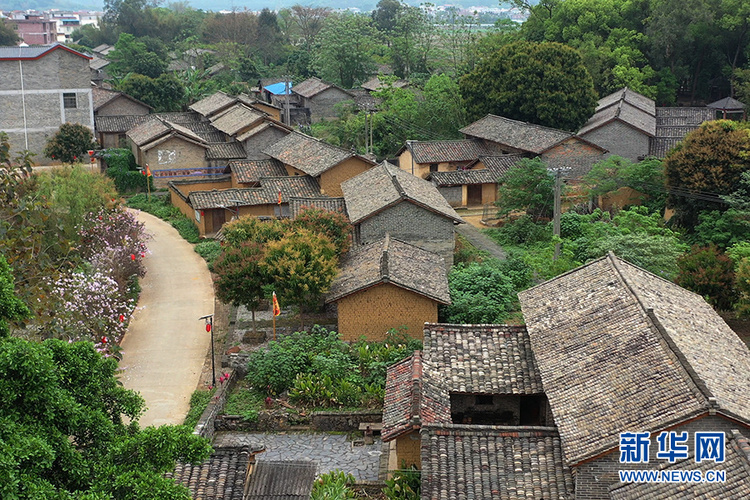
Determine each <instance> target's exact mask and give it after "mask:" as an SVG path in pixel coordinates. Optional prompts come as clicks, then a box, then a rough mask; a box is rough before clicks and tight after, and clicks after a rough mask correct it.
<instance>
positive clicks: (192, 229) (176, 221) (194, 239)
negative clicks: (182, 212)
mask: <svg viewBox="0 0 750 500" xmlns="http://www.w3.org/2000/svg"><path fill="white" fill-rule="evenodd" d="M169 223H170V224H172V227H173V228H175V229H177V232H178V233H180V236H182V237H183V238H184V239H185V240H187V242H188V243H198V242H199V241H200V240H201V234H200V231H198V226H196V225H195V222H193V221H191V220H190V219H188V218H187V217H185V216H182V217H180V218H173V219H172V220H170V221H169Z"/></svg>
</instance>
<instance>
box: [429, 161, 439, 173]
mask: <svg viewBox="0 0 750 500" xmlns="http://www.w3.org/2000/svg"><path fill="white" fill-rule="evenodd" d="M437 171H438V164H437V163H430V172H437Z"/></svg>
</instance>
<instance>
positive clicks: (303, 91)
mask: <svg viewBox="0 0 750 500" xmlns="http://www.w3.org/2000/svg"><path fill="white" fill-rule="evenodd" d="M330 88H336V89H339V90H341V91H342V92H347V91H346V90H344V89H342V88H341V87H339V86H338V85H334V84H333V83H328V82H324V81H323V80H321V79H320V78H316V77H314V76H313V77H311V78H308V79H307V80H305V81H302V82H300V83H298V84H297V85H295V86H294V88H292V93H293V94H299V95H301V96H302V97H307V98H310V97H315V96H316V95H318V94H320V93H321V92H323V91H325V90H328V89H330ZM347 93H348V92H347Z"/></svg>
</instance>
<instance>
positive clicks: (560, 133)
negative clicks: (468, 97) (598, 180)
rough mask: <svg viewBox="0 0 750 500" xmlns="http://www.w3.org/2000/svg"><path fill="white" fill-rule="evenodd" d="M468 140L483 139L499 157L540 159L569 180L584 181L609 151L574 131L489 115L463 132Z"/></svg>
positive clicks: (462, 130)
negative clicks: (520, 156) (502, 155)
mask: <svg viewBox="0 0 750 500" xmlns="http://www.w3.org/2000/svg"><path fill="white" fill-rule="evenodd" d="M460 132H461V133H462V134H464V135H465V136H466V138H467V139H479V140H481V141H483V143H484V144H485V146H486V147H488V148H491V149H492V150H494V151H496V153H495V154H511V153H515V154H521V155H523V156H525V157H527V158H535V157H539V158H540V159H541V160H542V161H543V162H544V163H545V164H546V165H547V168H549V169H551V170H555V169H563V172H564V173H565V177H566V178H567V179H580V178H581V177H583V176H584V175H585V174H586V173H587V172H588V171H589V170H591V166H592V165H593V164H594V163H596V162H598V161H600V160H602V159H603V158H604V154H605V153H606V152H607V150H606V149H605V148H603V147H601V146H599V145H596V144H594V143H592V142H591V141H588V140H586V139H584V138H582V137H579V136H577V135H575V134H573V133H571V132H566V131H564V130H557V129H554V128H549V127H543V126H541V125H535V124H533V123H526V122H520V121H517V120H511V119H510V118H505V117H502V116H495V115H487V116H485V117H484V118H481V119H479V120H477V121H475V122H474V123H471V124H469V125H467V126H466V127H464V128H462V129H461V130H460Z"/></svg>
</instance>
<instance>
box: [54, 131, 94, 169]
mask: <svg viewBox="0 0 750 500" xmlns="http://www.w3.org/2000/svg"><path fill="white" fill-rule="evenodd" d="M92 149H96V142H94V134H93V133H92V132H91V129H90V128H88V127H85V126H83V125H81V124H80V123H63V124H62V125H60V128H59V129H58V130H57V132H55V135H53V136H52V137H50V138H49V139H48V140H47V145H46V146H45V147H44V155H45V156H47V157H49V158H52V159H53V160H60V161H61V162H63V163H82V162H84V161H87V160H88V157H89V155H88V151H89V150H92Z"/></svg>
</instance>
